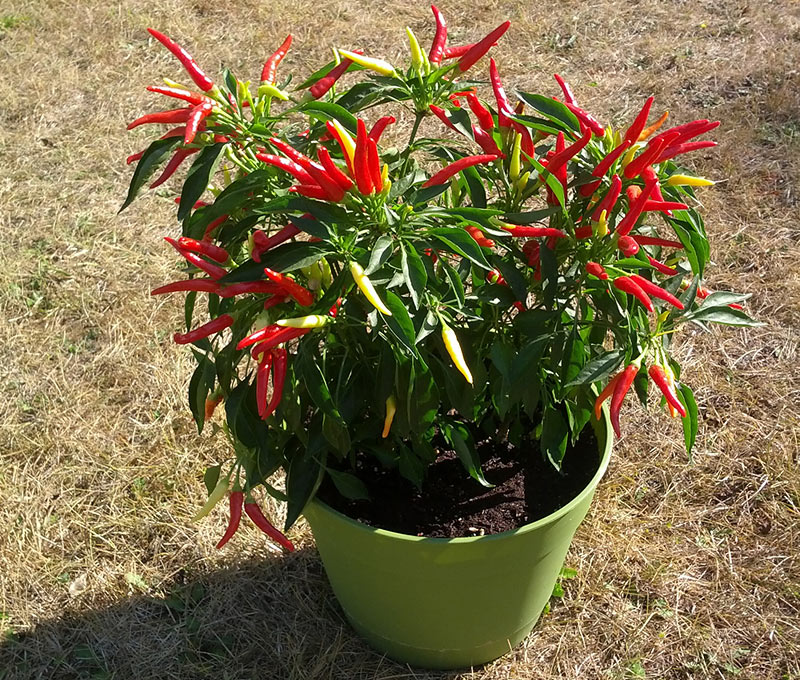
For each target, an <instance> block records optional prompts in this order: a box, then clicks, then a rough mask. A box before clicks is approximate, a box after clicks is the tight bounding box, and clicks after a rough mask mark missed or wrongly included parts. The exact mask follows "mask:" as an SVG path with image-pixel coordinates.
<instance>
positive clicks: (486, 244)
mask: <svg viewBox="0 0 800 680" xmlns="http://www.w3.org/2000/svg"><path fill="white" fill-rule="evenodd" d="M464 229H465V230H466V231H467V233H468V234H469V235H470V236H472V238H474V239H475V241H476V242H477V244H478V245H479V246H481V247H483V248H494V241H492V239H490V238H487V237H486V235H485V234H484V233H483V232H482V231H481V230H480V229H478V227H474V226H472V225H471V224H469V225H467V226H466V227H464Z"/></svg>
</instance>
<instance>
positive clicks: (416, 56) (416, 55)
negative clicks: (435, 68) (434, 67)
mask: <svg viewBox="0 0 800 680" xmlns="http://www.w3.org/2000/svg"><path fill="white" fill-rule="evenodd" d="M406 35H408V44H409V47H410V48H411V63H412V64H413V65H414V68H415V69H417V73H419V74H420V75H421V76H427V75H428V73H430V70H431V65H430V62H429V61H428V56H427V55H426V54H425V52H423V51H422V48H421V47H420V46H419V41H418V40H417V36H415V35H414V31H412V30H411V29H410V28H409V27H408V26H406Z"/></svg>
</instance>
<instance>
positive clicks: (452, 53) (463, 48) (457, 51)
mask: <svg viewBox="0 0 800 680" xmlns="http://www.w3.org/2000/svg"><path fill="white" fill-rule="evenodd" d="M495 44H496V43H495ZM473 47H475V43H470V44H469V45H455V46H453V47H445V48H444V52H443V53H442V59H458V58H459V57H463V56H464V55H465V54H466V53H467V52H469V51H470V50H471V49H472V48H473ZM492 47H494V45H492Z"/></svg>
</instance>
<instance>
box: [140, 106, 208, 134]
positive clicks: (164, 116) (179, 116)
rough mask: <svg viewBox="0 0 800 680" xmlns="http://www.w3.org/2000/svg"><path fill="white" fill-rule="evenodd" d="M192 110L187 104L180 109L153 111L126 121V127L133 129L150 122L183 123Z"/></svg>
mask: <svg viewBox="0 0 800 680" xmlns="http://www.w3.org/2000/svg"><path fill="white" fill-rule="evenodd" d="M191 112H192V107H190V106H187V107H186V108H182V109H171V110H169V111H155V112H154V113H146V114H145V115H144V116H141V117H140V118H137V119H136V120H134V121H131V122H130V123H128V127H127V128H126V129H128V130H133V129H134V128H137V127H139V126H140V125H148V124H150V123H185V122H186V121H187V120H188V118H189V114H190V113H191Z"/></svg>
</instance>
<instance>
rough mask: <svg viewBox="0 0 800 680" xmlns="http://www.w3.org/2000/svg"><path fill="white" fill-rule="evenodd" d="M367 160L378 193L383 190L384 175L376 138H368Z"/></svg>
mask: <svg viewBox="0 0 800 680" xmlns="http://www.w3.org/2000/svg"><path fill="white" fill-rule="evenodd" d="M367 162H368V164H369V171H370V174H371V176H372V186H373V187H374V188H375V192H376V193H381V191H383V177H382V176H381V161H380V157H379V156H378V145H377V144H376V143H375V140H374V139H369V138H367Z"/></svg>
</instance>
